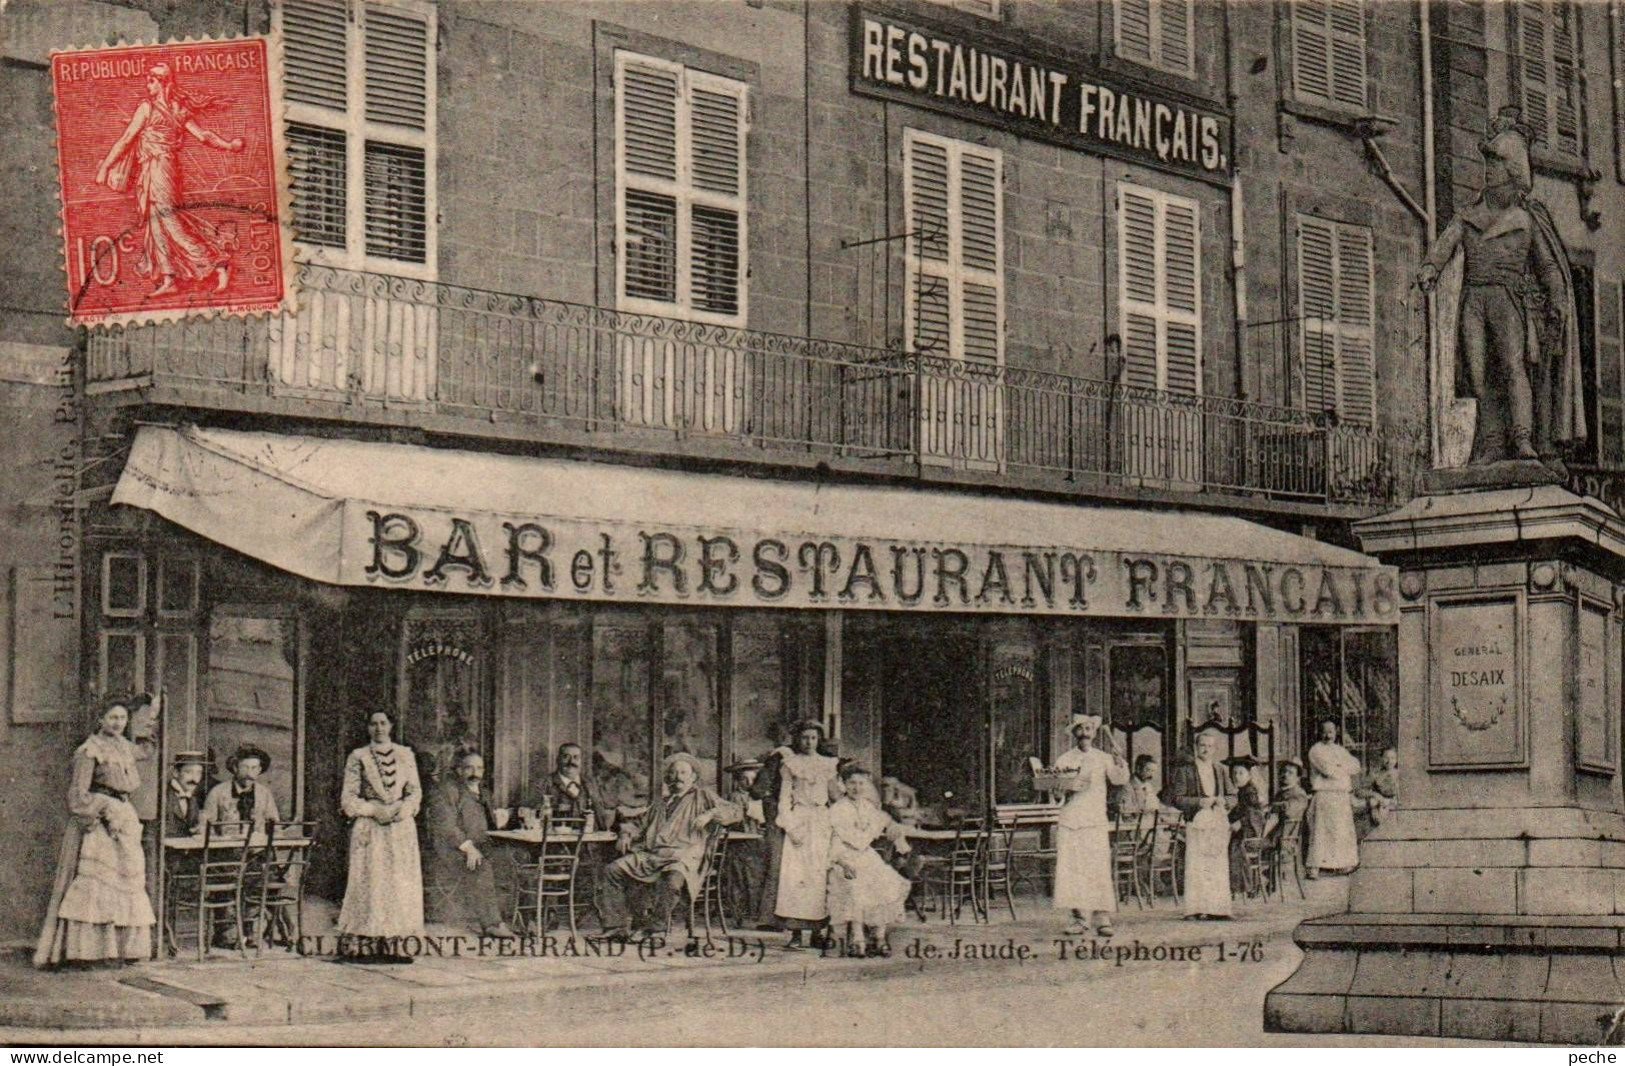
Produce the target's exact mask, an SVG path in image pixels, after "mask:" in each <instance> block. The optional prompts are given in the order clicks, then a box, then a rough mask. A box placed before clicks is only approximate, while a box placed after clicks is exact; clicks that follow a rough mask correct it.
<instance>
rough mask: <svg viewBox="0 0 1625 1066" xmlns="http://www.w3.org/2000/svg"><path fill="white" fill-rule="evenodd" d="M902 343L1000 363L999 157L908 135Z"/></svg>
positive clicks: (905, 149)
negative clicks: (905, 296) (904, 331)
mask: <svg viewBox="0 0 1625 1066" xmlns="http://www.w3.org/2000/svg"><path fill="white" fill-rule="evenodd" d="M903 170H904V173H905V174H906V175H907V180H906V181H905V183H904V187H903V210H904V212H905V214H906V215H907V218H908V233H909V236H908V240H907V241H906V245H907V260H908V263H907V265H908V280H907V285H908V312H907V333H908V335H907V337H906V343H907V345H908V347H909V350H910V351H913V352H917V353H919V354H920V355H926V356H934V357H938V358H945V359H963V360H966V361H967V362H972V363H979V364H982V365H986V366H996V365H999V364H1000V363H1002V362H1003V361H1004V195H1003V181H1004V179H1003V172H1004V157H1003V155H1002V154H1001V153H1000V152H999V151H998V150H997V149H994V148H983V147H982V146H980V145H975V144H968V143H966V142H964V141H956V140H950V139H949V138H947V137H937V136H934V135H932V134H929V133H923V132H921V131H919V130H905V131H904V139H903Z"/></svg>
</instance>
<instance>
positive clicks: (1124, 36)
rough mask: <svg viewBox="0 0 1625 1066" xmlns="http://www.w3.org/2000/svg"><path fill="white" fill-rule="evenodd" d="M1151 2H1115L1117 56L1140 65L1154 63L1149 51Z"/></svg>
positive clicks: (1137, 0)
mask: <svg viewBox="0 0 1625 1066" xmlns="http://www.w3.org/2000/svg"><path fill="white" fill-rule="evenodd" d="M1151 5H1152V0H1117V3H1116V4H1115V5H1114V11H1115V12H1116V15H1117V41H1116V45H1117V54H1118V55H1119V56H1121V57H1122V58H1124V59H1133V60H1136V61H1137V62H1140V63H1154V62H1155V61H1156V57H1155V55H1154V54H1153V53H1152V51H1151Z"/></svg>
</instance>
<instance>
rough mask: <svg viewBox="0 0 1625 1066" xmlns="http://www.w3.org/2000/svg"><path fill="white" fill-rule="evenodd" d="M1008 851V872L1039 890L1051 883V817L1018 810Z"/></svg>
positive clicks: (1052, 862)
mask: <svg viewBox="0 0 1625 1066" xmlns="http://www.w3.org/2000/svg"><path fill="white" fill-rule="evenodd" d="M1012 828H1013V830H1014V832H1015V838H1014V841H1013V845H1014V847H1013V849H1012V851H1011V854H1010V858H1011V867H1012V871H1011V872H1012V875H1013V876H1014V877H1015V879H1016V880H1017V881H1025V882H1027V883H1029V884H1031V885H1032V886H1033V887H1034V888H1036V889H1038V890H1039V891H1040V892H1044V891H1047V890H1048V889H1049V888H1052V887H1053V886H1054V884H1055V840H1054V834H1055V820H1054V818H1053V817H1051V818H1045V817H1044V816H1042V815H1037V816H1034V815H1030V814H1018V815H1016V816H1015V818H1014V821H1013V825H1012Z"/></svg>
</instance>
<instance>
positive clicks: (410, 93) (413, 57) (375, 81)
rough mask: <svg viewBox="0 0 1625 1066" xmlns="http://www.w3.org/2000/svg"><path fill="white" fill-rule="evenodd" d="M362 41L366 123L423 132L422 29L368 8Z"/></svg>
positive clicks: (411, 19) (413, 20)
mask: <svg viewBox="0 0 1625 1066" xmlns="http://www.w3.org/2000/svg"><path fill="white" fill-rule="evenodd" d="M365 41H366V70H367V76H366V84H367V121H369V122H384V123H388V124H390V125H394V126H405V127H406V128H408V129H414V130H421V129H423V124H424V120H425V117H426V116H427V114H428V107H429V97H428V85H429V74H428V69H427V67H428V42H429V27H428V24H427V23H426V22H425V21H424V20H423V19H421V18H418V17H416V16H413V15H409V14H405V13H402V12H398V11H394V10H392V9H389V8H385V7H381V6H379V5H378V4H368V5H367V22H366V30H365Z"/></svg>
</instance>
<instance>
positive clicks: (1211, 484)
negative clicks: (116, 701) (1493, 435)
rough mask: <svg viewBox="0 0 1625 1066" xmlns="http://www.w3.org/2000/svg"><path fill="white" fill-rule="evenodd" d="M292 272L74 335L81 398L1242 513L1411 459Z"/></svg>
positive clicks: (1073, 383) (972, 374)
mask: <svg viewBox="0 0 1625 1066" xmlns="http://www.w3.org/2000/svg"><path fill="white" fill-rule="evenodd" d="M301 284H302V288H301V295H300V308H299V311H298V313H297V314H295V315H292V316H284V317H281V318H265V317H261V318H256V319H214V320H206V321H187V322H179V323H165V324H161V325H153V326H136V327H129V328H125V329H122V330H96V331H92V332H91V334H90V337H89V341H88V350H87V360H86V362H87V368H88V371H87V372H88V388H89V391H90V392H91V393H93V394H98V395H103V396H107V397H109V398H124V399H126V400H129V401H131V402H142V403H162V404H168V405H174V406H180V407H202V408H213V409H218V410H228V411H258V412H264V413H268V414H281V415H285V416H291V417H304V418H328V419H338V420H346V421H359V422H365V423H371V424H384V425H402V426H416V427H418V428H422V429H426V430H430V431H433V432H443V433H448V434H452V435H462V434H467V435H476V436H480V435H483V436H487V437H491V436H496V437H501V438H505V439H510V440H512V439H517V440H534V441H546V442H555V443H562V444H569V445H584V446H588V447H603V448H613V449H629V450H642V451H649V452H656V453H660V454H691V455H703V456H709V457H714V458H724V459H733V460H742V461H751V462H757V463H779V464H788V465H811V464H815V463H817V464H827V465H829V466H832V467H835V468H840V469H852V470H858V471H867V472H871V473H881V474H890V475H894V476H895V475H906V476H914V477H920V478H927V479H931V480H937V481H944V480H946V481H968V482H977V483H982V484H996V485H997V484H1005V485H1020V486H1023V487H1033V488H1041V489H1045V488H1047V489H1051V490H1054V491H1060V492H1072V493H1097V492H1104V493H1107V494H1128V495H1137V494H1144V493H1159V492H1160V493H1169V494H1172V495H1173V496H1174V497H1175V498H1183V497H1185V496H1186V495H1187V494H1191V493H1201V494H1210V495H1214V496H1218V497H1234V498H1238V499H1240V500H1243V501H1245V503H1246V504H1247V505H1256V506H1263V507H1266V508H1270V507H1280V506H1286V507H1288V508H1289V509H1301V508H1303V507H1309V506H1313V507H1320V508H1324V507H1328V506H1332V507H1339V508H1342V509H1348V510H1351V511H1352V510H1364V509H1369V508H1372V507H1377V506H1382V505H1387V504H1391V503H1394V502H1397V501H1398V500H1401V499H1403V498H1405V497H1406V496H1407V495H1408V494H1409V492H1410V489H1411V483H1412V479H1413V477H1414V473H1415V471H1416V469H1417V462H1416V459H1415V451H1416V449H1415V447H1414V445H1413V444H1412V443H1411V442H1408V441H1405V440H1400V439H1395V438H1390V437H1385V436H1383V435H1382V434H1380V433H1378V432H1375V431H1373V430H1371V429H1369V428H1365V427H1360V426H1352V425H1336V424H1332V423H1331V422H1329V421H1328V420H1327V419H1325V418H1324V417H1323V416H1320V415H1315V414H1311V413H1309V412H1305V411H1300V410H1296V409H1292V408H1285V407H1272V406H1267V405H1261V404H1254V403H1248V402H1244V401H1239V400H1224V399H1215V398H1212V397H1197V396H1183V395H1176V394H1172V393H1166V392H1159V391H1156V390H1150V389H1139V388H1132V387H1127V386H1121V385H1114V384H1109V383H1106V382H1101V381H1095V380H1090V379H1086V378H1076V377H1067V376H1063V375H1057V374H1048V373H1042V372H1037V371H1031V370H1023V369H1016V368H1010V367H991V366H980V365H976V364H969V363H963V362H956V361H950V360H944V359H940V358H933V357H931V356H927V355H920V354H907V353H900V352H897V351H892V350H887V349H878V348H866V347H861V346H856V345H848V344H840V343H835V342H831V341H821V340H807V339H804V338H796V337H788V336H782V335H778V334H768V333H760V332H753V331H747V330H737V329H726V328H720V327H715V326H703V325H695V324H692V323H688V322H682V321H678V320H675V319H666V318H658V317H653V316H647V315H629V314H623V313H620V312H617V311H612V310H606V309H603V308H597V307H586V306H582V305H578V304H568V303H560V302H557V301H552V300H540V299H534V298H531V297H524V296H512V295H507V294H503V293H494V292H484V291H479V290H474V289H467V288H462V287H459V286H455V285H446V284H439V283H433V282H423V281H415V280H408V279H403V278H397V277H388V276H384V275H378V274H366V273H358V272H354V271H342V270H334V269H331V268H326V267H315V266H308V265H307V266H304V267H302V268H301ZM1214 502H1215V503H1217V502H1220V501H1219V500H1218V499H1215V501H1214ZM1293 504H1296V505H1297V507H1292V506H1291V505H1293Z"/></svg>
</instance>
